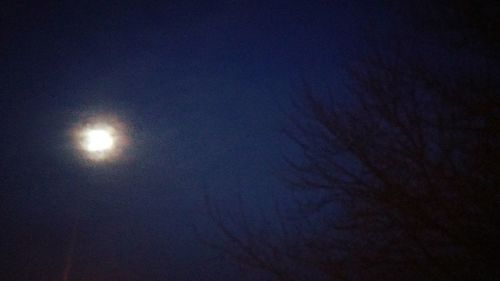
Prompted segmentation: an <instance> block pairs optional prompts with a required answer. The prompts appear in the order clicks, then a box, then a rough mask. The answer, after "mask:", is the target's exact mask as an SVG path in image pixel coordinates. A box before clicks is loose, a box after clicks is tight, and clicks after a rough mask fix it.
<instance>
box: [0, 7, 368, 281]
mask: <svg viewBox="0 0 500 281" xmlns="http://www.w3.org/2000/svg"><path fill="white" fill-rule="evenodd" d="M47 2H49V3H45V2H43V3H38V4H34V3H30V1H27V2H24V3H23V2H21V1H16V3H15V4H14V3H13V4H11V5H7V6H6V7H5V9H2V12H1V17H2V23H1V25H2V45H1V57H0V58H1V62H2V66H1V77H0V78H1V85H0V91H1V94H0V118H1V132H2V134H1V135H2V137H1V142H0V151H1V155H2V159H1V161H0V163H1V166H0V169H1V170H0V173H1V188H2V194H1V197H0V198H1V207H0V219H1V223H2V227H1V230H0V235H1V237H0V238H1V242H0V243H1V244H0V245H1V246H0V247H1V248H0V252H1V254H0V255H1V257H2V265H1V266H2V268H1V270H0V279H2V280H59V279H58V278H60V276H61V274H62V268H63V264H64V256H65V253H66V252H67V248H68V241H69V240H70V239H69V237H70V236H71V235H70V233H71V225H73V222H74V220H75V217H78V218H79V221H80V223H79V231H78V235H77V239H76V241H77V242H76V248H75V252H74V262H73V267H72V271H71V279H70V280H142V281H148V280H221V279H227V278H229V279H231V280H238V279H242V280H244V278H243V277H241V276H239V275H238V274H239V272H238V271H237V270H236V269H235V268H234V267H231V266H230V265H229V262H228V261H227V260H225V259H221V258H216V257H217V256H218V255H217V253H215V252H213V251H212V250H210V249H208V248H207V247H205V246H204V245H203V244H202V243H201V242H200V241H199V239H197V238H196V236H195V235H194V233H193V231H192V227H193V226H196V227H197V228H198V229H199V230H200V231H201V232H202V233H204V234H206V235H207V237H213V238H214V239H216V238H217V236H216V235H215V230H214V227H213V225H212V224H211V221H210V219H209V217H208V216H207V214H206V207H205V203H204V194H205V192H206V193H208V194H209V195H210V196H211V197H212V198H214V200H215V201H216V202H217V203H218V204H219V205H220V206H221V207H222V208H223V209H227V210H235V209H237V206H238V205H239V201H238V197H240V196H241V197H242V198H243V199H244V201H245V202H247V204H246V205H245V206H251V207H250V208H249V209H248V210H247V211H248V212H250V213H255V212H256V211H257V210H259V209H261V210H264V212H265V210H266V208H267V207H268V206H269V204H270V202H271V200H270V198H271V195H273V196H278V198H279V196H280V193H281V192H283V190H282V189H280V188H279V187H280V186H281V185H282V183H281V182H280V181H279V180H278V179H277V178H276V177H275V176H274V173H275V172H276V171H278V172H279V171H281V169H282V163H281V157H282V155H283V154H286V153H287V152H289V144H288V142H287V140H286V138H285V137H284V136H283V135H281V133H280V129H281V127H282V126H283V125H284V123H285V113H286V112H288V111H290V110H291V109H290V107H289V104H290V101H289V97H290V96H291V95H293V94H294V91H295V86H296V85H298V84H299V83H300V81H301V79H303V78H305V79H306V80H308V81H310V82H312V83H313V84H314V85H315V86H316V87H318V88H321V87H324V86H326V85H329V86H330V87H334V88H335V87H338V86H339V85H341V83H340V81H341V79H340V77H341V75H342V74H341V71H340V67H341V64H342V63H345V62H346V61H349V56H350V55H352V53H353V52H354V51H353V50H358V49H360V46H359V44H360V43H359V42H361V41H360V40H359V35H360V34H359V24H360V22H364V21H365V17H366V15H369V14H371V13H373V11H372V10H370V9H371V8H369V7H368V8H367V7H364V8H361V7H356V6H353V5H352V4H347V2H344V1H338V3H334V4H333V3H332V2H335V1H296V2H293V1H262V2H260V1H159V2H158V3H153V2H138V3H135V4H132V3H131V4H129V3H125V2H124V1H95V3H92V4H89V3H87V1H82V2H77V1H74V2H73V1H72V2H71V3H69V2H68V3H62V2H59V1H47ZM360 6H361V5H360ZM340 93H341V91H340V90H339V94H338V98H339V99H342V95H341V94H340ZM95 113H106V114H111V115H113V116H116V117H117V118H119V119H120V120H122V122H123V123H125V124H126V126H127V128H128V130H127V134H128V135H129V136H130V139H131V140H132V142H131V144H130V146H129V150H127V151H126V159H125V160H124V161H120V162H118V163H108V164H106V165H96V166H89V165H84V164H83V163H82V161H81V159H79V158H78V157H77V155H76V153H75V150H74V148H73V144H72V143H71V139H70V138H69V137H68V132H69V130H71V129H72V128H73V127H74V126H75V125H76V124H78V122H79V121H81V120H82V118H84V117H85V116H89V115H92V114H95ZM240 277H241V278H240Z"/></svg>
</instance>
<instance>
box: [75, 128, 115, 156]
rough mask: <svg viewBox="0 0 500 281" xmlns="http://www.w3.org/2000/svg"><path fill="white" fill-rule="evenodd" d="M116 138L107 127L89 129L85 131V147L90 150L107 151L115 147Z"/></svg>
mask: <svg viewBox="0 0 500 281" xmlns="http://www.w3.org/2000/svg"><path fill="white" fill-rule="evenodd" d="M114 144H115V140H114V138H113V136H112V134H111V132H110V130H106V129H87V130H85V132H84V139H83V147H84V149H85V150H87V151H88V152H105V151H107V150H110V149H113V146H114Z"/></svg>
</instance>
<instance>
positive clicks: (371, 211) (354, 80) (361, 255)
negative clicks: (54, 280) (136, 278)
mask: <svg viewBox="0 0 500 281" xmlns="http://www.w3.org/2000/svg"><path fill="white" fill-rule="evenodd" d="M486 2H488V1H485V3H486ZM457 3H458V4H457V5H454V4H453V3H452V2H450V3H445V4H443V5H444V6H437V8H436V10H433V11H441V9H444V11H447V13H448V14H446V16H447V18H446V19H448V20H449V22H447V23H450V24H452V27H453V28H454V30H453V32H461V34H463V35H464V38H474V39H471V40H465V41H462V44H460V46H456V45H454V46H453V48H454V50H455V51H456V53H451V51H450V49H449V45H448V46H447V47H446V49H445V52H444V54H448V55H449V56H450V57H449V58H451V61H447V60H446V59H443V58H442V57H440V55H436V54H434V55H428V54H423V55H421V54H420V55H419V54H418V52H415V50H417V49H418V47H415V46H413V47H408V46H406V47H402V48H403V50H401V49H382V51H379V52H373V53H372V54H370V55H369V56H367V57H365V58H364V59H363V60H361V61H360V62H358V63H356V64H352V65H351V66H350V68H349V70H348V71H349V72H348V73H349V75H350V77H351V78H350V80H349V81H348V83H347V84H348V91H349V93H350V94H351V96H352V98H353V102H352V104H351V105H349V106H348V107H346V108H341V107H340V106H339V104H338V103H336V101H335V93H332V95H330V96H324V95H319V94H315V93H313V92H314V91H313V90H311V88H310V87H308V86H307V85H305V86H304V88H303V93H304V94H303V95H302V99H301V100H299V101H298V102H296V104H297V106H298V112H299V113H300V114H296V115H295V118H294V119H293V122H292V126H291V127H290V128H289V129H288V130H287V133H288V135H289V136H290V138H291V139H292V140H293V141H294V142H295V143H296V144H297V145H298V146H299V147H300V150H301V151H302V157H301V158H300V159H298V160H297V159H294V160H290V161H289V165H290V168H291V171H292V173H291V175H290V178H289V183H290V186H291V187H292V188H294V190H295V191H300V192H304V193H303V194H304V195H300V196H301V197H302V199H304V200H301V202H300V203H299V205H298V206H297V207H298V208H299V209H300V210H301V214H303V219H304V220H303V221H301V222H300V223H297V222H296V221H294V222H291V221H290V220H287V219H286V218H285V217H283V220H284V222H282V223H283V226H282V227H281V232H280V234H279V235H277V236H276V237H275V238H274V240H273V239H271V240H269V239H267V240H266V239H264V238H262V237H260V236H259V234H258V233H257V232H252V231H247V232H241V231H236V232H235V231H231V230H230V229H229V228H228V227H227V225H224V224H219V227H220V229H221V230H223V232H224V234H225V237H226V238H228V241H227V242H228V243H229V244H228V245H232V247H230V248H226V249H225V251H226V252H227V253H231V254H233V255H235V256H237V257H238V258H239V260H240V261H241V262H243V263H245V264H248V265H252V266H254V267H258V268H260V269H263V270H266V271H269V272H271V273H273V274H274V275H275V276H276V277H277V279H278V280H312V279H314V280H319V279H321V278H323V279H325V280H499V279H500V268H499V266H498V265H499V264H500V257H499V253H500V247H499V243H498V241H497V240H498V239H499V237H500V215H499V213H498V210H499V209H500V192H499V190H498V188H499V186H500V185H499V173H500V171H499V167H500V165H499V162H498V161H499V159H500V153H499V149H498V144H499V143H500V141H499V133H500V125H499V117H500V85H499V82H500V79H499V78H500V75H499V73H500V72H499V68H498V65H500V64H499V62H500V61H499V60H498V59H497V58H498V56H497V55H496V54H495V53H494V51H493V50H498V49H495V47H496V46H497V45H498V42H499V41H498V38H499V37H498V36H499V35H498V34H500V26H499V25H496V26H495V24H496V23H497V22H498V18H500V17H493V16H491V15H490V14H491V12H492V9H497V10H496V11H498V5H497V4H495V3H494V2H492V1H489V2H488V3H489V4H490V5H493V6H494V7H493V8H491V9H488V7H485V6H483V5H479V6H481V8H480V9H479V8H478V9H473V10H472V11H471V12H467V10H466V9H464V7H470V6H467V5H469V4H470V5H475V3H476V2H475V1H458V2H457ZM446 5H448V6H446ZM447 7H448V9H445V8H447ZM461 13H465V14H466V15H467V16H468V18H465V19H464V18H461V19H460V18H457V17H455V16H456V15H461ZM480 13H487V15H484V16H483V17H481V15H480ZM497 16H500V15H498V14H497ZM433 19H435V18H433ZM452 19H453V20H452ZM458 19H460V21H459V23H460V24H455V23H456V21H454V20H458ZM471 21H473V22H474V24H473V26H472V27H471V28H468V26H467V23H471ZM464 23H465V26H464V25H461V24H464ZM433 24H436V23H435V22H433ZM445 31H446V30H445ZM445 31H442V32H445ZM475 46H481V48H480V49H478V48H476V47H475ZM399 47H400V48H401V45H400V46H399ZM438 47H440V46H438ZM408 54H410V55H408ZM438 56H439V57H438ZM457 56H466V58H464V59H463V60H457V59H456V58H457ZM305 198H307V199H305ZM219 221H220V220H219ZM246 227H248V226H246ZM305 272H306V273H307V274H312V275H309V277H307V275H306V276H301V274H304V273H305ZM310 276H315V278H311V277H310Z"/></svg>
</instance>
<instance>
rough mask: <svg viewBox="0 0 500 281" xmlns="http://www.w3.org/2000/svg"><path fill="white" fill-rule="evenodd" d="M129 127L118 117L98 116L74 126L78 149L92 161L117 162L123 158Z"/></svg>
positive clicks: (82, 155)
mask: <svg viewBox="0 0 500 281" xmlns="http://www.w3.org/2000/svg"><path fill="white" fill-rule="evenodd" d="M127 131H128V130H127V127H126V126H125V125H124V123H123V122H120V121H119V120H118V119H117V118H112V117H106V116H105V117H102V116H96V117H92V118H89V119H87V120H86V121H82V122H81V123H80V124H79V125H77V126H75V127H74V130H73V136H74V140H75V144H76V148H77V151H79V152H80V153H79V155H80V156H81V157H83V159H86V160H91V161H92V162H110V161H112V162H115V161H117V160H119V159H121V158H122V154H123V152H124V150H125V147H126V146H127V145H128V143H129V140H128V137H127V135H126V132H127Z"/></svg>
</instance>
